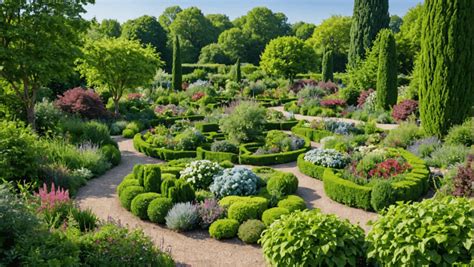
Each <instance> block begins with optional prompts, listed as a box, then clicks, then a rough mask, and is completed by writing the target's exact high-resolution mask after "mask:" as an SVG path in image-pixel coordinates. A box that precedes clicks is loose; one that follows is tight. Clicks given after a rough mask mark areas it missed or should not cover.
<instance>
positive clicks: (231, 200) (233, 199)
mask: <svg viewBox="0 0 474 267" xmlns="http://www.w3.org/2000/svg"><path fill="white" fill-rule="evenodd" d="M239 202H243V203H251V204H256V205H258V214H259V216H260V214H262V213H263V212H264V211H265V210H266V209H267V208H268V204H269V203H268V202H269V201H268V199H266V198H264V197H257V196H248V197H242V196H227V197H223V198H222V199H221V200H219V206H221V207H223V208H225V209H228V208H229V207H230V206H232V205H233V204H235V203H239Z"/></svg>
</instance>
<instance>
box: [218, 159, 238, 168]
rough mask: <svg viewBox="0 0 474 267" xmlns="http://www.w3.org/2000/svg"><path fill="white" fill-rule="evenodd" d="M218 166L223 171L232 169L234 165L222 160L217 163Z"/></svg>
mask: <svg viewBox="0 0 474 267" xmlns="http://www.w3.org/2000/svg"><path fill="white" fill-rule="evenodd" d="M219 165H220V166H221V167H222V168H224V169H230V168H233V167H234V163H232V162H230V161H229V160H224V161H221V162H219Z"/></svg>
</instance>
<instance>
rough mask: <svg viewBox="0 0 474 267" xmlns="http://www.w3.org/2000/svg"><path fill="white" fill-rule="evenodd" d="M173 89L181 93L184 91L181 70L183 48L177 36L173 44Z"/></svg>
mask: <svg viewBox="0 0 474 267" xmlns="http://www.w3.org/2000/svg"><path fill="white" fill-rule="evenodd" d="M172 75H173V76H172V82H171V89H173V90H175V91H180V90H181V89H182V83H183V74H182V68H181V47H180V45H179V37H178V35H176V36H175V38H174V42H173V70H172Z"/></svg>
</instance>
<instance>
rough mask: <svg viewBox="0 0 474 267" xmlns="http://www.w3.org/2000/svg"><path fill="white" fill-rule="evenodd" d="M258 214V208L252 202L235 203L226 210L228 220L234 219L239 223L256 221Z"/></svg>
mask: <svg viewBox="0 0 474 267" xmlns="http://www.w3.org/2000/svg"><path fill="white" fill-rule="evenodd" d="M258 214H259V207H258V205H256V204H255V203H252V202H246V201H243V202H237V203H234V204H232V205H231V206H230V207H229V210H228V213H227V215H228V217H229V219H235V220H237V221H239V222H240V223H242V222H244V221H246V220H249V219H257V218H258Z"/></svg>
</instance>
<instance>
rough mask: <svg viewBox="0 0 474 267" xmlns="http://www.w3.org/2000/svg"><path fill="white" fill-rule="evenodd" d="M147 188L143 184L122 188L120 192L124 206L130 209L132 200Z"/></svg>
mask: <svg viewBox="0 0 474 267" xmlns="http://www.w3.org/2000/svg"><path fill="white" fill-rule="evenodd" d="M144 192H145V189H144V188H143V186H128V187H125V188H124V189H123V190H122V193H121V194H120V203H121V204H122V207H124V208H125V209H127V210H130V206H131V204H132V200H133V199H134V198H135V197H136V196H138V195H139V194H141V193H144Z"/></svg>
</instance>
